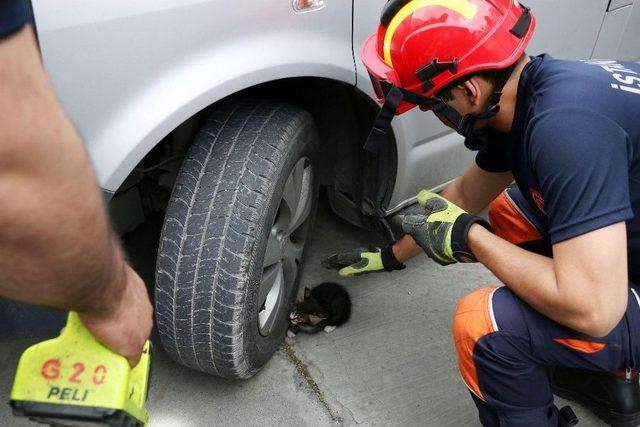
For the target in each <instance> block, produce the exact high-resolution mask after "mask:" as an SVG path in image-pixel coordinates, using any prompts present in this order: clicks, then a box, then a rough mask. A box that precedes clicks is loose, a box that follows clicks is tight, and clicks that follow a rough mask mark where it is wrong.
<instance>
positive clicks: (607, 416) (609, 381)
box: [549, 366, 640, 427]
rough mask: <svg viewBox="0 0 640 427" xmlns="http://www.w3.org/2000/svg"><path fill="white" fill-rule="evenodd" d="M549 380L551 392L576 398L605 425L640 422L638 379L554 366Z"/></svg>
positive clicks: (624, 424) (619, 425) (629, 424)
mask: <svg viewBox="0 0 640 427" xmlns="http://www.w3.org/2000/svg"><path fill="white" fill-rule="evenodd" d="M549 380H550V382H551V389H552V390H553V394H555V395H557V396H560V397H562V398H565V399H569V400H575V401H577V402H580V403H582V404H583V405H585V406H586V407H588V408H589V409H591V410H592V411H593V412H594V413H595V414H596V415H597V416H598V417H599V418H600V419H602V420H603V421H604V422H606V423H607V424H610V425H613V426H617V427H631V426H638V425H640V382H638V377H637V376H636V377H635V379H634V380H633V381H630V382H629V381H626V380H625V379H624V378H620V377H618V376H617V375H615V374H613V373H610V372H598V371H588V370H584V369H572V368H565V367H561V366H557V367H554V368H551V370H550V372H549Z"/></svg>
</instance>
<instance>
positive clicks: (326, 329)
mask: <svg viewBox="0 0 640 427" xmlns="http://www.w3.org/2000/svg"><path fill="white" fill-rule="evenodd" d="M335 330H336V327H335V326H325V327H324V331H325V332H326V333H328V334H330V333H331V332H333V331H335Z"/></svg>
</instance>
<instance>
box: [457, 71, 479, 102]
mask: <svg viewBox="0 0 640 427" xmlns="http://www.w3.org/2000/svg"><path fill="white" fill-rule="evenodd" d="M460 86H461V87H462V90H463V92H464V96H465V98H467V100H468V101H469V103H470V104H472V105H477V104H478V103H479V101H480V99H481V95H482V93H483V92H484V90H483V89H484V88H483V85H482V83H481V79H480V78H478V77H472V78H470V79H469V80H467V81H466V82H464V83H462V84H461V85H460Z"/></svg>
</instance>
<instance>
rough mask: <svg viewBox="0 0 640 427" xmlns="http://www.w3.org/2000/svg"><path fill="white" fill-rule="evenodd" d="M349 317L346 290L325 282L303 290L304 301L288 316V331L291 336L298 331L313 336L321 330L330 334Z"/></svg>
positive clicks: (349, 310)
mask: <svg viewBox="0 0 640 427" xmlns="http://www.w3.org/2000/svg"><path fill="white" fill-rule="evenodd" d="M349 316H351V298H350V297H349V293H348V292H347V290H346V289H345V288H344V287H343V286H341V285H339V284H337V283H330V282H325V283H321V284H320V285H318V286H316V287H315V288H313V289H311V290H309V288H305V289H304V299H303V300H302V301H300V302H299V303H297V304H296V306H295V309H294V311H293V313H291V315H290V319H291V322H290V323H291V324H290V326H289V330H290V331H291V332H292V333H293V334H295V333H297V332H299V331H302V332H306V333H307V334H315V333H318V332H320V331H321V330H323V329H324V330H325V331H326V332H331V331H333V330H334V329H335V328H336V327H337V326H340V325H344V324H345V323H346V322H347V321H348V320H349ZM290 336H291V335H290Z"/></svg>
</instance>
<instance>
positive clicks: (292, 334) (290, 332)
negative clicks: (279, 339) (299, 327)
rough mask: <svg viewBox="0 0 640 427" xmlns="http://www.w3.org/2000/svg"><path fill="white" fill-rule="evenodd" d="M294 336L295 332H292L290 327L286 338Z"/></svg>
mask: <svg viewBox="0 0 640 427" xmlns="http://www.w3.org/2000/svg"><path fill="white" fill-rule="evenodd" d="M295 336H296V333H295V332H293V331H292V330H291V329H288V330H287V338H293V337H295Z"/></svg>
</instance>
